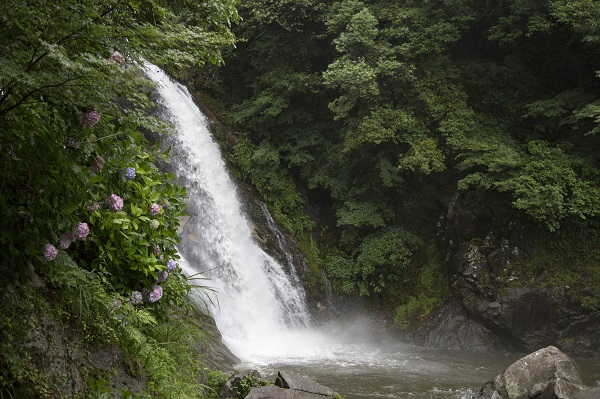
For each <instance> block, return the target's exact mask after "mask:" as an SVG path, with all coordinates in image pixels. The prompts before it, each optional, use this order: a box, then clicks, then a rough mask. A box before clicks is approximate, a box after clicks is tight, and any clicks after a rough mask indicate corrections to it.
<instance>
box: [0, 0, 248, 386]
mask: <svg viewBox="0 0 600 399" xmlns="http://www.w3.org/2000/svg"><path fill="white" fill-rule="evenodd" d="M235 3H236V1H235V0H219V1H212V2H200V3H197V2H194V1H188V0H183V1H172V0H134V1H126V0H90V1H83V2H81V1H74V0H58V1H52V2H47V1H39V0H28V1H20V0H19V1H17V0H6V1H2V2H1V3H0V43H2V44H1V45H0V152H1V153H2V154H3V155H2V157H1V160H0V170H1V171H2V172H1V177H0V207H1V208H2V217H1V218H0V244H1V247H2V250H1V251H0V273H1V274H2V276H3V278H2V281H1V284H0V286H1V291H2V292H3V293H5V294H3V295H6V296H5V297H3V298H2V301H5V300H6V301H7V302H6V303H7V306H9V308H10V306H12V305H14V306H15V309H17V310H19V311H23V312H26V311H27V309H28V306H32V303H27V300H28V298H22V299H23V300H24V301H25V302H23V303H20V302H19V298H13V297H12V295H11V292H15V291H14V289H15V287H20V286H25V285H27V284H29V280H30V279H31V278H32V277H31V276H32V275H33V276H35V275H38V276H41V277H42V278H43V281H44V283H46V284H49V285H51V286H52V289H53V290H57V292H58V295H59V296H62V295H64V296H65V297H68V298H70V299H68V300H67V299H65V300H63V301H58V302H56V303H54V304H53V305H52V306H56V309H59V310H60V312H59V314H60V315H61V316H64V317H65V318H66V319H68V318H72V319H75V320H77V322H78V323H83V327H85V328H89V329H91V330H89V333H90V335H91V336H93V337H96V338H99V337H107V339H109V340H113V341H115V342H116V343H117V344H118V345H120V346H121V350H124V351H127V352H128V353H129V355H130V356H131V357H132V358H134V359H137V360H136V361H138V362H140V364H141V368H142V369H143V370H144V372H145V373H147V380H148V381H147V382H148V387H147V388H148V389H147V390H148V395H147V396H152V397H153V396H160V397H197V396H198V394H199V392H200V391H201V389H200V388H199V387H198V386H197V385H198V384H197V383H196V382H195V381H196V380H195V378H196V375H195V373H196V372H197V370H198V368H199V364H198V363H197V362H196V361H195V360H194V359H190V358H189V356H188V354H189V353H191V351H190V349H189V345H188V347H185V348H183V349H182V348H179V349H178V350H176V351H175V352H173V353H170V352H169V347H170V346H172V345H174V344H172V343H170V342H174V343H183V342H185V340H186V338H185V337H184V335H185V334H187V333H189V330H190V329H196V328H197V327H198V326H195V325H194V326H191V327H190V324H189V323H187V324H186V323H184V322H182V320H183V319H181V320H179V319H177V318H174V317H173V312H174V311H178V310H182V309H186V308H188V307H189V300H188V299H187V294H188V292H189V290H190V284H189V282H188V281H187V279H186V278H185V276H184V275H183V274H182V273H181V270H180V269H179V268H177V265H176V259H177V258H178V256H177V251H176V248H175V244H176V243H177V241H178V237H177V227H178V225H179V220H178V217H179V216H181V215H183V214H184V199H185V190H184V189H182V188H180V187H177V186H176V185H175V184H173V183H172V182H171V179H172V176H171V175H169V174H166V173H164V172H162V171H161V170H159V168H158V167H157V166H156V162H158V161H159V160H161V161H162V160H165V159H167V158H168V151H167V153H161V152H159V151H158V149H157V148H153V147H151V146H149V145H148V143H147V142H146V140H145V138H144V135H143V133H142V131H148V130H149V131H153V132H161V133H168V131H169V128H170V127H169V126H167V125H166V124H164V123H162V122H160V121H159V120H158V119H157V118H155V117H152V116H151V111H152V109H153V107H154V105H153V104H152V102H151V101H150V98H149V93H150V91H151V84H150V83H149V81H148V80H147V79H145V77H144V76H143V74H142V73H141V70H140V68H139V65H140V64H141V63H143V62H144V60H145V59H149V60H151V61H152V62H154V63H157V64H159V65H161V66H164V67H167V68H170V69H171V70H176V69H178V68H181V67H189V66H192V65H195V66H200V65H203V64H204V63H206V62H210V63H215V64H219V63H221V62H222V58H221V53H220V51H221V50H222V48H223V46H224V45H232V44H233V42H234V38H233V34H232V33H231V31H230V26H231V24H232V23H234V22H237V20H238V15H237V11H236V9H235ZM73 262H75V263H73ZM32 272H33V273H35V274H32ZM11 290H12V291H11ZM17 292H20V293H21V294H22V292H21V291H17ZM23 295H24V294H23ZM44 295H45V294H44V293H41V292H36V293H35V295H32V296H31V298H29V299H31V300H32V301H34V300H36V301H41V300H42V299H40V298H44ZM115 299H118V300H119V301H121V302H122V303H123V306H122V307H119V310H118V311H116V310H114V309H113V301H114V300H115ZM77 300H78V301H79V305H78V306H77V307H74V308H69V306H68V305H69V304H72V303H73V302H76V301H77ZM129 302H131V303H129ZM11 304H12V305H11ZM49 306H50V305H49ZM134 306H135V307H134ZM84 308H85V309H84ZM10 309H12V308H10ZM56 309H54V308H53V309H50V311H52V310H56ZM5 314H10V315H12V316H13V317H17V313H14V312H12V311H11V312H10V313H5ZM84 316H85V317H84ZM105 316H106V317H105ZM121 316H122V317H121ZM115 317H117V318H119V317H120V319H119V320H120V321H119V320H117V319H115ZM182 317H183V313H182ZM123 318H124V319H126V321H123ZM180 321H181V325H177V323H178V322H180ZM77 322H76V323H77ZM2 323H3V326H2V331H3V333H5V334H8V333H9V330H10V323H12V320H11V318H10V317H4V318H3V319H2ZM86 326H87V327H86ZM5 327H6V328H5ZM21 327H23V328H25V329H26V327H27V326H25V325H23V326H21ZM80 327H81V326H80ZM173 331H178V333H177V334H179V335H178V336H175V335H173ZM188 335H189V334H188ZM189 336H190V337H194V336H195V335H194V334H191V335H189ZM13 338H15V337H11V336H3V337H2V343H3V345H4V347H3V348H2V351H3V352H2V356H0V369H2V370H3V372H2V373H3V374H2V376H1V380H0V393H1V394H2V395H4V394H5V393H7V394H8V395H11V393H10V392H11V390H15V389H17V388H19V387H23V386H26V385H27V384H28V383H36V380H35V377H36V375H34V374H32V373H30V371H31V367H32V365H31V364H30V362H29V360H28V359H26V358H21V357H19V356H17V357H16V358H14V359H13V358H11V357H8V355H6V354H14V353H15V351H14V348H15V346H14V345H15V342H18V340H15V339H16V338H15V339H13ZM171 340H173V341H171ZM11 345H12V347H11ZM11 348H12V349H11ZM11 351H12V352H11ZM184 355H185V356H184ZM178 356H180V357H181V358H178ZM13 361H14V362H13ZM181 364H185V367H184V368H183V369H182V368H181V367H180V365H181ZM5 366H7V367H8V368H5ZM13 366H14V367H13ZM176 369H177V373H175V370H176ZM5 370H8V371H5ZM186 384H192V385H189V386H188V385H186ZM95 386H96V388H97V390H99V391H101V390H103V389H104V388H103V385H102V383H101V382H98V381H97V382H96V385H95ZM100 393H101V392H99V394H100ZM31 394H32V395H33V396H35V395H42V394H44V395H50V394H49V393H48V392H46V393H44V391H43V389H41V388H40V390H38V391H36V392H35V393H31ZM42 396H43V395H42Z"/></svg>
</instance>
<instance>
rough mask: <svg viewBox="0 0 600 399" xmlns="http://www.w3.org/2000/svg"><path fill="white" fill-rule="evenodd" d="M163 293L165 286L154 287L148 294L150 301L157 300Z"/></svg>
mask: <svg viewBox="0 0 600 399" xmlns="http://www.w3.org/2000/svg"><path fill="white" fill-rule="evenodd" d="M162 295H163V288H162V287H161V286H160V285H155V286H153V287H152V291H150V293H149V294H148V302H157V301H158V300H159V299H160V298H162Z"/></svg>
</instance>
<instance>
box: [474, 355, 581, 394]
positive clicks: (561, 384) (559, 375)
mask: <svg viewBox="0 0 600 399" xmlns="http://www.w3.org/2000/svg"><path fill="white" fill-rule="evenodd" d="M584 388H585V386H584V385H583V381H582V380H581V376H580V375H579V371H578V369H577V365H576V364H575V362H574V361H573V360H572V359H571V358H569V357H568V356H567V355H565V354H564V353H562V352H561V351H560V350H558V349H557V348H555V347H554V346H549V347H547V348H544V349H540V350H538V351H536V352H534V353H531V354H529V355H527V356H525V357H523V358H521V359H519V360H517V361H516V362H514V363H513V364H511V365H510V366H509V367H508V368H507V369H506V370H504V371H503V372H502V373H500V374H498V375H497V376H496V377H495V378H493V379H492V380H490V381H488V382H487V383H486V384H485V385H484V386H483V387H481V389H480V390H479V392H477V393H476V394H475V395H474V396H473V399H572V398H573V397H574V396H573V395H574V394H575V393H577V392H579V391H581V390H582V389H584Z"/></svg>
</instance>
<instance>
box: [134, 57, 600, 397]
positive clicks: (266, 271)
mask: <svg viewBox="0 0 600 399" xmlns="http://www.w3.org/2000/svg"><path fill="white" fill-rule="evenodd" d="M145 70H146V73H147V75H148V76H149V77H150V78H151V79H152V80H153V81H154V82H156V83H157V84H158V85H159V87H158V88H157V93H158V99H157V101H158V103H159V104H160V107H161V109H162V110H161V114H162V116H163V118H164V119H165V120H168V121H170V122H171V123H173V125H174V127H175V130H176V132H175V134H174V135H172V136H170V137H167V138H166V139H165V143H164V145H168V146H170V147H171V148H172V151H171V157H172V166H173V169H174V174H175V176H176V177H177V179H178V181H179V182H180V183H181V184H184V185H185V186H186V187H187V192H188V196H189V202H188V211H189V213H190V217H191V218H190V219H189V221H187V222H186V224H185V226H184V234H183V238H182V242H181V243H180V245H179V250H180V252H181V254H182V255H183V257H184V259H182V260H181V262H180V265H181V266H182V268H183V269H184V271H185V272H186V273H187V274H188V275H189V276H198V275H200V276H201V277H202V280H200V281H201V283H202V285H205V286H206V287H208V289H206V288H205V289H202V290H200V291H198V297H200V298H201V299H200V303H202V304H203V305H205V306H206V308H207V311H210V312H211V314H212V316H213V317H214V319H215V321H216V323H217V326H218V328H219V330H220V331H221V333H222V335H223V341H224V343H225V344H226V345H227V346H228V347H229V348H230V349H231V350H232V352H233V353H235V354H236V355H237V356H238V357H239V358H240V359H241V361H242V362H241V364H239V365H238V368H239V369H249V368H254V369H258V370H259V371H260V372H261V373H262V374H263V375H264V376H266V377H269V376H273V375H274V374H275V373H276V372H277V371H278V370H289V371H295V372H298V373H300V374H302V375H306V376H310V377H312V378H314V379H316V380H317V381H318V382H319V383H321V384H323V385H326V386H328V387H330V388H332V389H334V390H336V391H337V392H339V393H341V394H342V395H344V397H345V398H346V399H359V398H360V399H369V398H373V399H374V398H402V399H408V398H411V399H426V398H427V399H438V398H439V399H442V398H445V399H458V398H469V397H470V395H471V394H472V393H473V389H476V388H478V387H480V386H481V385H482V384H484V383H485V382H486V381H487V380H489V379H490V378H492V377H494V376H495V375H496V374H498V373H499V372H500V371H502V370H503V369H504V368H505V367H506V366H508V365H509V364H511V363H512V362H513V361H515V360H516V359H517V358H518V357H520V356H519V355H515V354H506V353H471V352H464V351H442V350H428V349H419V348H414V347H410V346H407V345H404V344H401V343H399V342H397V340H395V339H394V338H392V337H387V336H385V335H382V334H381V332H380V331H372V330H371V325H370V323H369V322H368V321H367V322H362V323H361V322H359V321H356V323H353V324H351V325H343V326H342V325H337V326H331V325H329V326H326V327H321V328H317V327H315V326H314V325H313V324H312V323H311V317H310V314H309V311H308V309H307V306H306V299H305V296H306V294H305V292H304V289H303V287H302V284H301V283H300V282H299V280H298V278H297V276H296V275H295V274H294V270H293V267H291V268H290V267H284V266H282V265H281V264H279V263H278V262H277V261H276V260H274V259H273V258H272V257H271V256H269V255H268V254H267V253H265V252H264V251H263V250H262V249H261V248H260V247H259V246H258V245H257V243H256V242H255V241H254V239H253V238H252V224H251V222H250V221H249V220H248V219H247V217H246V215H245V214H244V212H243V211H242V207H241V205H240V201H239V199H238V193H237V190H236V187H235V185H234V184H233V182H232V181H231V179H230V177H229V175H228V172H227V168H226V166H225V163H224V161H223V159H222V157H221V154H220V149H219V146H218V145H217V143H216V142H215V140H214V139H213V137H212V135H211V133H210V129H209V126H208V125H209V123H208V121H207V118H206V117H205V116H204V115H203V114H202V112H201V111H200V110H199V109H198V107H197V106H196V104H195V103H194V101H193V99H192V97H191V96H190V94H189V93H188V91H187V89H186V88H185V87H183V86H182V85H180V84H178V83H177V82H175V81H173V80H171V79H170V78H169V77H168V76H167V75H166V74H165V73H164V72H163V71H161V70H160V69H159V68H157V67H155V66H153V65H150V64H147V65H146V67H145ZM290 258H291V257H288V259H290ZM288 266H289V265H288ZM196 281H198V280H193V281H192V282H196ZM580 366H581V368H582V370H583V374H584V378H585V380H586V381H585V382H586V383H587V384H589V385H596V384H598V383H600V382H599V381H600V374H599V370H600V367H599V363H598V361H580Z"/></svg>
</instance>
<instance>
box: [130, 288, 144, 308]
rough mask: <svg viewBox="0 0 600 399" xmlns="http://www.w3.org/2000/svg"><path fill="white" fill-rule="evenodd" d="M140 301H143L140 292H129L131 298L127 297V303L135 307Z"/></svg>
mask: <svg viewBox="0 0 600 399" xmlns="http://www.w3.org/2000/svg"><path fill="white" fill-rule="evenodd" d="M142 299H144V296H143V295H142V293H141V292H139V291H131V296H130V297H129V302H131V303H132V304H133V305H137V304H138V303H140V302H142Z"/></svg>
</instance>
